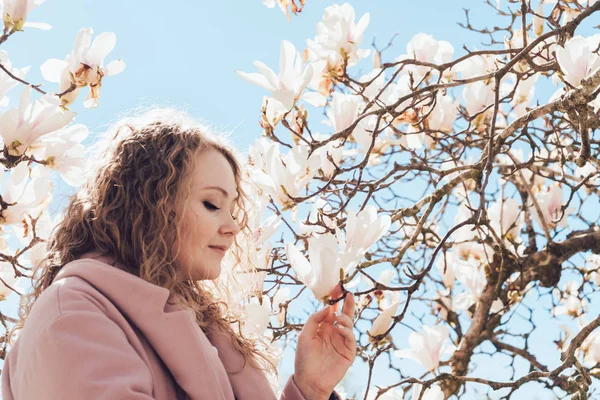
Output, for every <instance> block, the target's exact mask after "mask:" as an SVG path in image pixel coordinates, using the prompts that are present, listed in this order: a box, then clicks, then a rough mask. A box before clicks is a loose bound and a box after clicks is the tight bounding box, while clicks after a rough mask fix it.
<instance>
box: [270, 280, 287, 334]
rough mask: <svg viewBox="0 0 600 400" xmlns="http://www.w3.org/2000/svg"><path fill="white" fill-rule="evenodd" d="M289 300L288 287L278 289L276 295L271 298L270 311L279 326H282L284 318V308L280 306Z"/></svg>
mask: <svg viewBox="0 0 600 400" xmlns="http://www.w3.org/2000/svg"><path fill="white" fill-rule="evenodd" d="M289 299H290V289H289V288H288V287H280V288H279V290H278V291H277V293H275V295H274V296H273V297H272V298H271V311H272V312H273V314H275V317H276V319H277V322H278V323H279V325H280V326H282V325H283V322H284V318H285V308H283V307H282V306H281V304H283V303H285V302H287V301H288V300H289Z"/></svg>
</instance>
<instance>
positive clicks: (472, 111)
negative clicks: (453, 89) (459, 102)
mask: <svg viewBox="0 0 600 400" xmlns="http://www.w3.org/2000/svg"><path fill="white" fill-rule="evenodd" d="M463 100H464V105H465V108H466V109H467V112H468V113H469V115H470V116H471V117H473V116H475V115H476V114H478V113H480V112H482V111H483V110H485V109H486V108H487V107H489V106H490V105H492V104H494V87H493V86H492V85H491V84H486V83H485V82H484V81H477V82H474V83H469V84H468V85H466V86H465V88H464V89H463ZM487 111H488V112H491V111H492V108H491V107H490V108H489V109H488V110H487Z"/></svg>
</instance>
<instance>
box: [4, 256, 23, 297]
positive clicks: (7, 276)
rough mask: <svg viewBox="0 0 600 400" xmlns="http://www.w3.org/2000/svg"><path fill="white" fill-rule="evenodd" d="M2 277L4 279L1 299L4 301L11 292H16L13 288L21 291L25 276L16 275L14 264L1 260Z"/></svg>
mask: <svg viewBox="0 0 600 400" xmlns="http://www.w3.org/2000/svg"><path fill="white" fill-rule="evenodd" d="M0 279H2V280H0V301H4V300H6V298H7V297H8V296H9V295H10V294H11V293H14V292H13V290H11V288H12V289H14V290H16V291H18V292H21V291H20V289H21V284H22V283H23V281H24V280H25V277H22V276H21V277H15V272H14V269H13V266H12V264H10V263H8V262H0ZM7 285H8V286H7ZM9 286H10V287H9Z"/></svg>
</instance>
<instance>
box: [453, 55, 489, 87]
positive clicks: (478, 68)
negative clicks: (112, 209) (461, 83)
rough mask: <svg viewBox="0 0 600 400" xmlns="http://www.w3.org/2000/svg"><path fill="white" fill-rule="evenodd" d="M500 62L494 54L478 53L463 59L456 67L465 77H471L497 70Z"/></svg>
mask: <svg viewBox="0 0 600 400" xmlns="http://www.w3.org/2000/svg"><path fill="white" fill-rule="evenodd" d="M498 64H499V62H498V60H497V58H496V57H495V56H493V55H490V54H486V55H476V56H472V57H469V58H467V59H465V60H463V61H461V62H460V63H458V64H457V65H456V67H455V69H456V71H457V72H460V73H461V76H462V78H463V79H469V78H473V77H476V76H480V75H487V74H489V73H491V72H494V71H496V70H497V68H498ZM486 84H489V82H486Z"/></svg>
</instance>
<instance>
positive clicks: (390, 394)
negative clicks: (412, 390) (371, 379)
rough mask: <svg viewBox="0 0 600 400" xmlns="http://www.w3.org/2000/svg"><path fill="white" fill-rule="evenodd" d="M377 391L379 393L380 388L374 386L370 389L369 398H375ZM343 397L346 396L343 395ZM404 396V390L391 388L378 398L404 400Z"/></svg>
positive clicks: (370, 399)
mask: <svg viewBox="0 0 600 400" xmlns="http://www.w3.org/2000/svg"><path fill="white" fill-rule="evenodd" d="M377 393H379V389H377V388H372V389H370V390H369V394H368V395H367V400H375V398H376V397H377ZM342 398H343V399H344V398H346V397H342ZM403 398H404V396H403V395H402V392H401V391H399V390H398V389H390V390H388V391H387V392H385V393H384V394H382V395H381V396H379V397H377V400H402V399H403Z"/></svg>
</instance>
